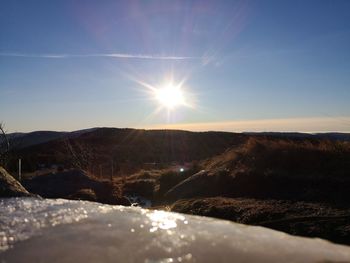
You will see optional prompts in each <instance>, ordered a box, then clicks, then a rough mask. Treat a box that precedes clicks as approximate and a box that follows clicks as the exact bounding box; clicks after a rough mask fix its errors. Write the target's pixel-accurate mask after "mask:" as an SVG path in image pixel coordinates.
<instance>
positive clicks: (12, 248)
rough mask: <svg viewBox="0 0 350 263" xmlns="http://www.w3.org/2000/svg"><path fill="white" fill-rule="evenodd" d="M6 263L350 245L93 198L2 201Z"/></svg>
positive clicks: (305, 251) (317, 256)
mask: <svg viewBox="0 0 350 263" xmlns="http://www.w3.org/2000/svg"><path fill="white" fill-rule="evenodd" d="M0 220H1V224H0V240H1V242H0V258H1V261H3V262H58V261H59V262H86V263H89V262H104V263H108V262H148V263H150V262H203V263H206V262H233V261H234V262H271V263H274V262H294V263H299V262H349V261H350V247H348V246H342V245H336V244H333V243H331V242H328V241H325V240H321V239H311V238H302V237H295V236H290V235H288V234H285V233H282V232H278V231H274V230H270V229H267V228H263V227H254V226H246V225H242V224H237V223H233V222H229V221H224V220H215V219H210V218H206V217H198V216H190V215H184V214H178V213H170V212H165V211H157V210H146V209H140V208H133V207H123V206H109V205H102V204H97V203H92V202H86V201H69V200H62V199H57V200H52V199H51V200H50V199H46V200H39V199H34V198H16V199H3V200H0Z"/></svg>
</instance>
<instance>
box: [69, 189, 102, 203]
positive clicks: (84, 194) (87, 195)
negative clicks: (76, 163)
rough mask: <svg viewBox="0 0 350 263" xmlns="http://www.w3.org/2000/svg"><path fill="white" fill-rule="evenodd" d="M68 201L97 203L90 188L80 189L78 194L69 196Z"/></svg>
mask: <svg viewBox="0 0 350 263" xmlns="http://www.w3.org/2000/svg"><path fill="white" fill-rule="evenodd" d="M69 199H75V200H86V201H93V202H96V201H97V197H96V193H95V192H94V190H92V189H90V188H85V189H80V190H79V191H78V192H76V193H74V194H72V195H70V196H69Z"/></svg>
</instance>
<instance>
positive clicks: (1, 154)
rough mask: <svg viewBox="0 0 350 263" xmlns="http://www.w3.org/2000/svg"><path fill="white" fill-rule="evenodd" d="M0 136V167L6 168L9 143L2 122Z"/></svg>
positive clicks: (0, 123)
mask: <svg viewBox="0 0 350 263" xmlns="http://www.w3.org/2000/svg"><path fill="white" fill-rule="evenodd" d="M0 136H1V137H0V165H2V166H6V164H7V162H8V155H9V152H10V142H9V139H8V137H7V135H6V130H5V124H4V123H3V122H0Z"/></svg>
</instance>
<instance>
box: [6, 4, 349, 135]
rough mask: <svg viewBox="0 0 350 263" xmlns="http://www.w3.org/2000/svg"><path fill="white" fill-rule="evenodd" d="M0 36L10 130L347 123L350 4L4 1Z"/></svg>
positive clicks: (309, 127) (337, 126)
mask: <svg viewBox="0 0 350 263" xmlns="http://www.w3.org/2000/svg"><path fill="white" fill-rule="evenodd" d="M0 39H1V41H0V120H1V121H3V122H5V124H6V126H7V128H8V130H9V131H32V130H76V129H81V128H89V127H96V126H108V127H137V128H165V127H169V128H184V129H190V130H230V131H248V130H251V131H308V132H314V131H348V132H350V106H349V101H350V1H340V0H332V1H321V0H320V1H311V0H309V1H305V0H304V1H295V0H293V1H268V0H266V1H97V0H96V1H64V0H61V1H38V0H30V1H28V0H27V1H24V0H23V1H16V0H4V1H1V3H0ZM170 77H172V78H173V81H174V82H176V83H177V82H180V81H182V80H185V81H184V83H183V87H182V88H183V90H184V94H185V95H184V96H185V97H186V99H188V101H189V102H190V103H189V104H191V105H190V106H191V107H187V106H179V107H177V108H176V109H173V110H171V111H170V112H169V110H167V109H164V108H160V107H159V103H158V102H157V101H156V100H155V99H154V95H152V93H151V92H150V91H149V90H148V89H147V88H145V87H144V86H142V85H140V82H142V83H147V84H149V85H152V86H154V87H156V88H157V87H160V86H162V83H166V82H167V81H168V79H169V78H170Z"/></svg>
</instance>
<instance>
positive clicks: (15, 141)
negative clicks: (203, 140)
mask: <svg viewBox="0 0 350 263" xmlns="http://www.w3.org/2000/svg"><path fill="white" fill-rule="evenodd" d="M102 129H119V128H104V127H95V128H88V129H82V130H77V131H72V132H65V131H62V132H59V131H33V132H27V133H26V132H16V133H9V134H8V135H7V136H8V138H9V140H10V143H11V144H12V147H15V148H16V149H22V148H26V147H29V146H33V145H37V144H42V143H46V142H50V141H54V140H57V139H62V138H74V137H77V136H79V135H82V134H84V133H90V132H94V131H97V130H102ZM120 129H124V128H120ZM125 129H127V128H125ZM130 130H135V129H130ZM148 131H150V132H152V131H155V132H156V131H157V130H148ZM172 131H176V130H172ZM195 133H196V132H195ZM232 133H234V132H232ZM242 134H245V135H253V136H267V137H276V138H291V139H298V138H300V139H305V138H307V139H328V140H340V141H350V133H339V132H327V133H299V132H243V133H242ZM0 144H1V138H0Z"/></svg>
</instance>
